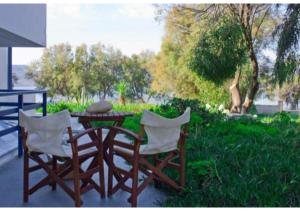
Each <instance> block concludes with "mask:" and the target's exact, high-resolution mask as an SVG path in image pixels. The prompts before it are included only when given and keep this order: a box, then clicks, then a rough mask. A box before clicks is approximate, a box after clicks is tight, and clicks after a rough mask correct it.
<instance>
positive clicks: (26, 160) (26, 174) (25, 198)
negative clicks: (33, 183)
mask: <svg viewBox="0 0 300 211" xmlns="http://www.w3.org/2000/svg"><path fill="white" fill-rule="evenodd" d="M28 196H29V156H28V153H27V151H26V150H25V152H24V169H23V202H28Z"/></svg>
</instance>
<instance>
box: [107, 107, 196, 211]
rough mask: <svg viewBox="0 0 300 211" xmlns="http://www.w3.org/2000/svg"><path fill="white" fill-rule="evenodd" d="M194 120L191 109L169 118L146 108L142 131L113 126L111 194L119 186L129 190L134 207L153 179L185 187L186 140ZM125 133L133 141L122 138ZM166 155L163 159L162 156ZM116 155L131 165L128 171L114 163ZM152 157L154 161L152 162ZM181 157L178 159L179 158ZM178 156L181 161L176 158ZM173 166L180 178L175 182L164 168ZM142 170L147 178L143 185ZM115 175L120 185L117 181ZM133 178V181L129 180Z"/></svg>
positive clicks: (110, 169) (177, 186)
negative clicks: (145, 141)
mask: <svg viewBox="0 0 300 211" xmlns="http://www.w3.org/2000/svg"><path fill="white" fill-rule="evenodd" d="M189 119H190V108H187V109H186V111H185V112H184V114H183V115H181V116H180V117H178V118H175V119H167V118H164V117H161V116H159V115H157V114H154V113H152V112H149V111H144V113H143V117H142V120H141V125H142V130H141V131H142V132H141V134H140V135H138V134H135V133H133V132H131V131H129V130H127V129H124V128H121V127H115V126H113V127H110V128H109V129H110V130H111V133H110V135H111V137H108V138H109V158H108V160H109V174H108V196H111V195H112V194H114V193H115V192H116V191H118V190H119V189H122V190H124V191H127V192H129V193H130V194H131V195H130V197H129V199H128V201H129V202H130V203H131V205H132V206H133V207H136V206H137V198H138V195H139V194H140V193H141V192H142V191H143V190H144V189H145V188H146V187H147V185H149V184H150V183H151V182H152V181H153V180H154V181H155V182H156V183H157V182H164V183H166V184H168V185H170V186H171V187H173V188H175V189H177V190H181V189H183V187H184V185H185V149H184V143H185V139H186V137H187V123H188V122H189ZM143 131H145V132H146V134H147V137H148V144H145V145H142V141H143V133H144V132H143ZM118 134H123V135H125V136H126V137H128V138H129V139H131V140H132V141H131V142H128V141H127V142H125V141H124V140H120V139H119V138H118ZM161 154H163V155H164V157H163V158H162V157H161V156H160V155H161ZM114 156H119V157H122V158H123V159H125V160H126V161H127V162H128V163H130V164H131V168H130V169H129V170H125V169H123V168H121V167H119V166H117V164H116V163H115V162H114ZM150 157H152V159H153V163H151V162H149V158H150ZM177 158H178V159H177ZM175 159H177V160H178V162H176V161H174V160H175ZM165 168H173V169H175V170H177V171H178V172H179V175H180V179H179V181H175V180H174V179H172V178H170V177H168V176H167V175H166V174H165V173H164V172H163V170H164V169H165ZM139 171H141V172H142V173H143V174H144V175H145V176H146V178H145V179H144V180H143V182H141V183H140V184H139V177H138V174H139ZM114 178H115V179H116V184H113V183H114V182H113V180H114ZM129 179H131V180H132V182H131V183H127V184H126V182H127V181H128V180H129Z"/></svg>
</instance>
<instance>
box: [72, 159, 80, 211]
mask: <svg viewBox="0 0 300 211" xmlns="http://www.w3.org/2000/svg"><path fill="white" fill-rule="evenodd" d="M74 157H75V158H74ZM74 157H73V159H74V161H73V169H74V171H73V173H74V192H75V206H76V207H80V205H81V201H80V178H79V163H78V158H76V156H74ZM76 159H77V160H76Z"/></svg>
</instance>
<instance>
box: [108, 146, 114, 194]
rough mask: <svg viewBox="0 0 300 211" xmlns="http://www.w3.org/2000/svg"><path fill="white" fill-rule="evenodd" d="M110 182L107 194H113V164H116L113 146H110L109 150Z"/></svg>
mask: <svg viewBox="0 0 300 211" xmlns="http://www.w3.org/2000/svg"><path fill="white" fill-rule="evenodd" d="M108 163H109V165H108V184H107V189H108V190H107V196H111V195H112V188H113V165H114V156H113V152H112V147H111V146H109V152H108Z"/></svg>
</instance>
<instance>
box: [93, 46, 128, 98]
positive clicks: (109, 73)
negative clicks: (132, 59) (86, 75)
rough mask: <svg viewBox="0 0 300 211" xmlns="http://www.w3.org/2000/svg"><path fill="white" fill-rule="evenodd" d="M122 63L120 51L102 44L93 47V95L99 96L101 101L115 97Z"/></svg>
mask: <svg viewBox="0 0 300 211" xmlns="http://www.w3.org/2000/svg"><path fill="white" fill-rule="evenodd" d="M122 61H123V56H122V53H121V52H120V51H119V50H115V49H113V48H111V47H109V48H106V47H105V46H103V45H102V44H100V43H98V44H95V45H92V46H91V50H90V67H91V70H90V71H91V81H90V84H91V87H92V88H91V89H90V92H91V94H97V95H98V96H99V98H100V99H105V98H106V97H107V96H112V95H113V91H114V87H115V85H116V83H117V81H118V80H120V77H121V75H122V65H121V64H122Z"/></svg>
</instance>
